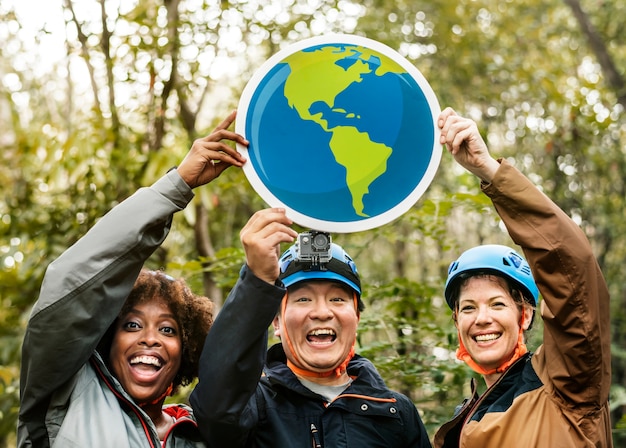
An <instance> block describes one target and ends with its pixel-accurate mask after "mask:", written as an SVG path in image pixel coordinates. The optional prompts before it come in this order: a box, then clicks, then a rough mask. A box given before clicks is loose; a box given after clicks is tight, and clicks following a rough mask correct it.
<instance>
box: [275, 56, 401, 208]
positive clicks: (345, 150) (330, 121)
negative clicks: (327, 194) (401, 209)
mask: <svg viewBox="0 0 626 448" xmlns="http://www.w3.org/2000/svg"><path fill="white" fill-rule="evenodd" d="M320 60H324V61H325V62H326V63H324V64H317V65H316V70H292V71H291V73H290V74H289V75H288V76H287V80H286V81H285V89H284V92H285V97H286V98H287V101H288V103H289V106H290V107H292V108H294V109H295V110H296V111H297V112H298V114H299V115H300V118H301V119H303V120H307V121H312V122H314V123H316V124H317V125H319V126H320V127H321V128H322V129H323V130H324V132H328V133H330V134H331V138H330V143H329V145H330V149H331V151H332V152H333V154H334V156H335V159H336V161H337V163H339V164H340V165H342V166H343V167H345V169H346V185H347V187H348V189H349V190H350V193H351V195H352V206H353V208H354V211H355V213H356V214H357V215H359V216H368V215H367V214H365V213H364V212H363V208H364V206H363V197H364V196H365V195H366V194H367V193H368V191H369V187H370V184H371V183H372V182H373V181H374V180H375V179H376V178H378V177H379V176H380V175H382V174H383V173H384V172H385V171H386V169H387V159H389V156H391V153H392V152H393V148H391V147H390V146H387V145H386V144H384V143H378V142H375V141H372V139H371V138H370V136H369V135H368V132H367V131H361V130H359V128H358V127H357V126H356V125H355V123H353V124H349V123H350V120H353V121H357V120H359V118H360V116H359V114H358V113H357V112H355V111H352V110H345V109H343V108H338V107H336V106H335V102H336V101H335V100H336V98H337V96H338V95H339V94H340V93H342V92H344V91H345V90H346V89H348V88H349V87H350V86H351V85H352V84H354V83H360V82H362V81H363V79H364V77H366V76H383V75H384V74H385V73H388V72H393V71H394V69H395V70H396V71H397V70H398V68H399V67H398V66H397V65H396V64H391V63H385V61H383V60H381V59H380V58H379V57H378V56H377V55H375V54H374V53H373V52H372V51H370V50H368V49H366V48H363V47H355V46H345V45H341V46H326V47H320V48H316V49H314V50H311V51H300V52H297V53H294V54H292V55H291V56H289V57H287V58H285V59H284V60H283V62H284V63H285V64H288V65H289V66H294V67H302V66H307V65H308V66H312V62H319V61H320ZM315 79H318V80H324V82H322V83H319V82H318V83H317V84H316V87H317V88H316V89H311V88H310V87H309V86H310V85H311V83H312V82H313V81H314V80H315ZM337 123H341V124H337ZM364 173H366V174H365V175H364Z"/></svg>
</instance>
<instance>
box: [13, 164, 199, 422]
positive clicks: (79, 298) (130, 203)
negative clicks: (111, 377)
mask: <svg viewBox="0 0 626 448" xmlns="http://www.w3.org/2000/svg"><path fill="white" fill-rule="evenodd" d="M192 198H193V192H192V191H191V189H190V188H189V186H188V185H187V184H186V183H185V182H184V181H183V180H182V178H181V177H180V175H179V174H178V172H177V171H176V170H172V171H170V172H169V173H168V174H167V175H165V176H163V177H162V178H161V179H160V180H158V181H157V182H156V183H154V184H153V185H152V186H151V187H149V188H141V189H139V190H138V191H137V192H136V193H135V194H133V195H132V196H131V197H129V198H128V199H126V200H125V201H123V202H122V203H120V204H119V205H117V206H116V207H114V208H113V209H112V210H111V211H110V212H109V213H107V214H106V215H105V216H104V217H102V218H101V219H100V220H99V221H98V223H97V224H96V225H95V226H94V227H93V228H91V229H90V230H89V232H87V234H85V235H84V236H83V237H82V238H81V239H80V240H79V241H77V242H76V244H74V245H73V246H72V247H70V248H69V249H68V250H66V251H65V252H64V253H63V254H62V255H61V256H60V257H59V258H58V259H56V260H55V261H54V262H52V263H51V264H50V265H49V266H48V268H47V270H46V274H45V276H44V280H43V283H42V286H41V291H40V295H39V299H38V300H37V302H36V303H35V305H34V307H33V310H32V312H31V316H30V319H29V322H28V326H27V328H26V334H25V337H24V344H23V347H22V366H21V378H20V393H21V406H20V415H22V416H24V415H27V414H28V413H29V412H31V411H32V410H33V409H35V408H36V407H37V406H38V403H41V402H45V401H46V400H47V399H48V397H49V396H50V394H51V393H52V392H53V391H54V390H55V389H56V388H58V387H59V386H60V385H61V384H63V383H64V382H65V381H67V380H68V379H70V378H71V377H72V376H73V375H74V374H75V373H76V372H77V371H78V369H79V368H80V367H81V366H82V365H83V364H85V363H86V362H87V361H88V359H89V357H90V356H91V354H92V353H93V351H94V350H95V348H96V346H97V344H98V342H99V340H100V339H101V338H102V336H103V335H104V333H105V332H106V330H107V328H108V327H109V325H110V324H111V323H112V322H113V320H114V319H115V318H116V316H117V314H118V312H119V310H120V309H121V307H122V305H123V303H124V301H125V300H126V298H127V297H128V294H129V293H130V290H131V289H132V287H133V285H134V282H135V280H136V278H137V275H138V273H139V271H140V270H141V268H142V266H143V263H144V261H145V260H146V259H147V258H148V257H149V256H150V255H151V254H152V253H153V252H154V251H155V250H156V248H157V247H159V246H160V245H161V243H162V242H163V240H164V239H165V237H166V236H167V234H168V232H169V229H170V226H171V223H172V216H173V214H174V213H175V212H177V211H179V210H182V209H183V208H185V206H186V205H187V204H188V203H189V201H190V200H191V199H192Z"/></svg>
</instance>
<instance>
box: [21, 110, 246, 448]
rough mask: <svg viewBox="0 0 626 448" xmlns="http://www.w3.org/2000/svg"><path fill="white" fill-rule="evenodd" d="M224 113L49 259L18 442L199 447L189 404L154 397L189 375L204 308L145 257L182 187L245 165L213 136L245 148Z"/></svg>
mask: <svg viewBox="0 0 626 448" xmlns="http://www.w3.org/2000/svg"><path fill="white" fill-rule="evenodd" d="M234 119H235V113H234V112H233V113H231V114H230V115H229V116H228V117H227V118H226V120H224V121H223V122H222V123H221V124H220V125H219V126H218V127H217V128H216V129H215V131H214V132H213V133H212V134H210V135H209V136H207V137H205V138H201V139H198V140H196V141H195V142H194V143H193V145H192V147H191V150H190V151H189V153H188V154H187V156H186V157H185V159H184V160H183V161H182V162H181V163H180V165H179V166H178V168H177V169H175V170H170V171H169V172H168V173H167V174H166V175H165V176H163V177H162V178H161V179H159V180H158V181H157V182H155V183H154V184H153V185H152V186H151V187H148V188H141V189H139V190H138V191H137V192H136V193H135V194H134V195H132V196H131V197H130V198H128V199H126V200H125V201H123V202H122V203H120V204H119V205H117V206H116V207H114V208H113V209H112V210H111V211H110V212H109V213H107V214H106V215H105V216H104V217H102V218H101V219H100V220H99V221H98V223H97V224H96V225H95V226H94V227H93V228H91V229H90V230H89V232H87V234H86V235H84V236H83V237H82V238H81V239H80V240H79V241H78V242H76V244H74V245H73V246H72V247H70V248H69V249H68V250H66V251H65V252H64V253H63V254H62V255H61V256H60V257H59V258H58V259H56V260H54V261H53V262H52V263H51V264H50V265H49V266H48V268H47V270H46V275H45V277H44V280H43V284H42V286H41V292H40V296H39V299H38V301H37V303H36V304H35V306H34V308H33V311H32V315H31V316H30V319H29V322H28V326H27V329H26V334H25V337H24V344H23V351H22V370H21V382H20V387H21V389H20V399H21V401H20V405H21V406H20V413H19V423H18V446H19V447H32V446H37V447H44V448H45V447H50V446H63V447H66V446H81V447H92V448H98V447H103V448H104V447H107V448H108V447H132V448H143V447H150V448H158V447H162V448H170V447H176V448H200V447H205V445H204V443H203V442H202V441H201V439H200V434H199V432H198V430H197V424H196V421H195V418H194V415H193V412H192V410H191V408H190V407H188V406H186V405H184V404H174V405H164V401H165V399H166V397H167V396H168V395H169V394H170V393H172V391H174V390H175V389H176V388H177V387H178V386H179V385H186V384H189V383H190V382H191V381H192V380H194V378H195V377H196V376H197V370H198V360H199V356H200V352H201V350H202V346H203V343H204V339H205V337H206V334H207V332H208V330H209V328H210V326H211V324H212V321H213V315H212V303H211V302H210V301H209V300H208V299H207V298H206V297H202V296H196V295H195V294H193V293H192V292H191V291H190V290H189V288H188V287H187V286H186V283H185V282H184V281H183V280H182V279H173V278H172V277H170V276H168V275H165V274H163V273H162V272H158V271H157V272H155V271H148V270H145V269H144V268H143V264H144V263H145V261H146V260H147V259H148V258H149V257H150V255H151V254H152V253H153V252H154V251H155V250H156V249H157V248H158V247H159V246H160V245H161V243H163V241H164V240H165V237H166V236H167V234H168V232H169V229H170V226H171V223H172V219H173V215H174V213H176V212H178V211H181V210H183V209H184V208H185V207H186V206H187V204H188V203H189V202H190V201H191V199H192V198H193V196H194V194H193V191H192V189H193V188H195V187H198V186H201V185H204V184H207V183H209V182H211V181H212V180H213V179H215V178H216V177H218V176H219V175H220V174H221V173H222V172H223V171H224V170H226V169H227V168H228V167H230V166H233V165H234V166H237V167H240V166H241V164H242V163H243V159H242V158H241V156H240V155H239V154H238V153H237V152H236V151H235V149H234V148H232V147H231V146H230V145H229V144H226V143H225V142H222V140H224V139H226V140H231V141H236V142H237V143H240V144H246V141H245V139H243V137H241V136H240V135H238V134H236V133H234V132H231V131H228V130H227V128H228V127H229V126H230V125H231V124H232V123H233V121H234ZM215 159H219V160H220V161H221V162H220V163H219V164H216V165H213V164H211V163H210V161H211V160H215Z"/></svg>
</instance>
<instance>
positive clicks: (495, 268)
mask: <svg viewBox="0 0 626 448" xmlns="http://www.w3.org/2000/svg"><path fill="white" fill-rule="evenodd" d="M477 274H494V275H498V276H500V277H504V278H505V279H507V280H510V281H511V282H512V283H513V284H514V285H515V286H517V287H518V288H519V289H520V290H521V292H522V295H523V296H524V299H525V300H526V301H527V302H528V303H530V304H531V305H533V306H537V302H538V301H539V289H538V288H537V285H536V284H535V280H534V279H533V274H532V272H531V270H530V266H529V265H528V263H527V262H526V260H524V258H523V257H522V256H521V255H520V254H518V253H517V252H516V251H514V250H513V249H511V248H510V247H507V246H502V245H499V244H485V245H482V246H476V247H474V248H472V249H469V250H466V251H465V252H463V253H462V254H461V256H460V257H459V258H458V259H457V260H456V261H453V262H452V263H450V267H449V268H448V279H447V280H446V287H445V293H444V294H445V297H446V302H447V303H448V306H449V307H450V308H451V309H452V310H454V300H455V297H453V293H454V291H455V289H456V290H458V288H457V286H458V284H459V283H460V282H461V281H463V280H465V279H466V278H468V277H471V276H472V275H477Z"/></svg>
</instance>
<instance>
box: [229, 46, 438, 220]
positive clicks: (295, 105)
mask: <svg viewBox="0 0 626 448" xmlns="http://www.w3.org/2000/svg"><path fill="white" fill-rule="evenodd" d="M365 43H370V42H369V41H367V42H365ZM387 53H388V51H387V50H386V49H383V48H381V47H379V48H376V46H373V47H370V46H366V45H359V44H355V43H347V42H341V41H339V42H337V41H331V42H323V43H318V44H313V45H310V46H308V47H306V46H305V47H299V48H298V49H294V50H292V51H281V54H279V55H277V56H278V57H275V58H272V60H269V61H267V63H266V64H265V65H264V66H263V67H262V69H261V70H259V72H257V74H255V77H254V78H253V79H252V80H251V81H250V83H248V86H246V89H245V91H244V95H243V96H242V100H241V104H242V107H241V108H240V112H241V113H242V115H245V122H244V123H241V130H242V133H243V134H244V135H245V136H246V138H247V139H248V140H249V141H250V144H249V146H248V148H247V150H246V156H247V157H248V159H249V162H250V163H249V164H246V165H245V166H244V171H245V172H246V175H247V176H248V177H249V179H251V182H252V183H253V185H256V186H255V188H257V191H259V192H260V194H261V196H262V197H263V198H264V199H265V200H266V201H267V202H268V203H269V204H270V205H272V206H280V207H286V208H287V209H289V210H294V211H296V212H297V213H298V214H299V216H304V217H307V219H308V218H311V220H313V221H314V222H313V223H312V224H311V226H316V228H317V229H318V230H324V229H323V228H326V227H327V228H332V229H338V228H340V229H341V231H354V230H353V229H355V228H366V227H367V226H369V225H375V222H377V221H378V220H379V219H381V218H382V219H387V218H386V217H388V216H393V215H394V214H395V213H398V210H400V209H402V210H406V209H407V208H408V207H410V205H412V204H413V203H414V199H412V198H413V197H414V195H415V192H416V191H419V190H420V188H422V185H423V184H422V183H421V182H422V179H423V178H425V177H426V178H429V177H430V176H431V174H430V166H431V161H432V156H433V148H435V146H436V142H435V135H434V127H433V116H434V115H433V114H432V112H431V107H430V103H429V99H428V98H427V96H426V93H425V90H423V89H422V86H421V85H420V84H419V82H418V80H419V79H418V77H417V76H415V72H414V71H413V67H410V68H407V61H406V60H401V61H399V60H398V59H400V58H401V57H399V55H395V54H393V55H392V54H387ZM389 53H390V52H389ZM392 56H393V57H392ZM426 87H428V86H427V84H426ZM426 92H427V90H426ZM238 116H239V115H238ZM427 173H428V176H427V175H426V174H427ZM407 198H409V199H407ZM411 201H413V202H411ZM409 202H410V203H411V204H410V205H404V204H407V203H409ZM334 223H337V224H338V225H334ZM361 223H363V225H361ZM369 223H374V224H369ZM344 224H345V225H344Z"/></svg>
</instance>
